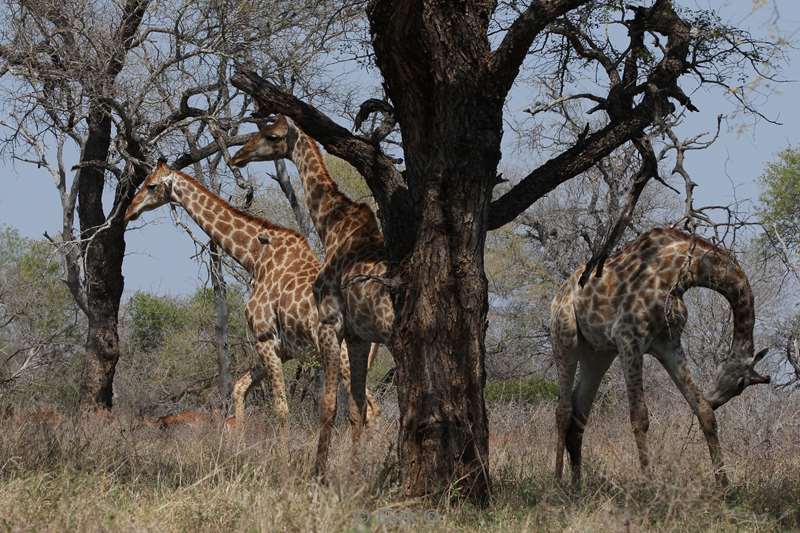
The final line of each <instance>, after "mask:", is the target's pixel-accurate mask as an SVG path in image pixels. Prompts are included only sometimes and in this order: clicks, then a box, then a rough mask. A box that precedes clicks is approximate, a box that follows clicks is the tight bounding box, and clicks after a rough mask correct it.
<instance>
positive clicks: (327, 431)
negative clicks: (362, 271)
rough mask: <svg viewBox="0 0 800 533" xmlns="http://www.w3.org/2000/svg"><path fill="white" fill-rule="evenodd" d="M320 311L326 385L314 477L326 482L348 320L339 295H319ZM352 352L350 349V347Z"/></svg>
mask: <svg viewBox="0 0 800 533" xmlns="http://www.w3.org/2000/svg"><path fill="white" fill-rule="evenodd" d="M315 292H316V291H315ZM317 308H318V309H319V315H320V325H319V335H318V342H319V350H320V359H321V361H322V365H323V371H324V385H323V392H322V396H321V401H320V433H319V440H318V441H317V455H316V460H315V462H314V474H315V476H317V477H318V478H320V479H321V480H324V478H325V471H326V467H327V463H328V452H329V450H330V444H331V437H332V431H333V422H334V417H335V416H336V393H337V389H338V383H339V365H340V362H341V346H342V335H343V330H344V319H343V315H342V312H341V305H340V301H339V299H338V298H336V297H335V296H332V295H325V296H321V295H319V294H317ZM349 349H350V347H348V350H349Z"/></svg>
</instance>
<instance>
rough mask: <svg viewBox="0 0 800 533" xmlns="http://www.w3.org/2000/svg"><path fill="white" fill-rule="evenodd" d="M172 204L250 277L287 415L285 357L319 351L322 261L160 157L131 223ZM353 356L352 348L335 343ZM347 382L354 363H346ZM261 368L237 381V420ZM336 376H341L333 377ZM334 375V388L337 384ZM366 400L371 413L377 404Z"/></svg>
mask: <svg viewBox="0 0 800 533" xmlns="http://www.w3.org/2000/svg"><path fill="white" fill-rule="evenodd" d="M168 202H176V203H178V204H180V205H182V206H183V208H184V209H185V210H186V212H187V213H189V216H191V217H192V219H194V221H195V222H197V224H198V225H199V226H200V227H201V228H203V231H205V232H206V233H207V234H208V236H209V237H211V239H212V240H213V241H214V242H215V243H216V244H217V245H218V246H220V247H221V248H222V249H224V250H225V251H226V252H227V253H228V254H229V255H230V256H231V257H233V258H234V259H235V260H236V261H237V262H238V263H239V264H240V265H242V267H244V268H245V269H246V270H247V271H248V272H249V273H250V275H251V276H252V291H251V295H250V300H249V301H248V302H247V306H246V307H245V315H246V317H247V323H248V325H249V326H250V330H251V331H252V332H253V336H254V337H255V339H256V350H257V351H258V354H259V356H260V357H261V360H262V362H263V363H264V368H265V369H266V374H268V375H269V377H270V380H271V383H272V399H273V404H274V409H275V413H276V414H277V416H278V417H279V418H280V419H281V420H285V419H286V417H287V415H288V413H289V408H288V405H287V402H286V388H285V383H284V378H283V368H282V362H283V361H286V360H289V359H291V358H292V357H293V356H295V355H298V354H317V353H318V351H319V344H318V339H317V333H318V329H319V319H318V316H319V315H318V313H317V307H316V304H315V302H314V291H313V285H314V280H316V278H317V274H318V272H319V268H320V264H319V261H318V260H317V258H316V257H315V256H314V253H313V252H312V251H311V248H310V246H309V245H308V242H307V241H306V240H305V239H304V238H303V237H302V236H301V235H300V234H298V233H297V232H296V231H294V230H291V229H288V228H284V227H281V226H278V225H276V224H272V223H270V222H268V221H266V220H263V219H260V218H257V217H254V216H252V215H248V214H247V213H243V212H241V211H238V210H237V209H234V208H233V207H231V206H230V205H229V204H228V203H227V202H225V201H224V200H222V199H221V198H220V197H218V196H217V195H215V194H214V193H212V192H211V191H209V190H208V189H207V188H205V187H204V186H203V185H202V184H201V183H200V182H198V181H197V180H195V179H194V178H192V177H191V176H189V175H188V174H184V173H183V172H178V171H175V170H172V169H171V168H169V167H168V166H167V165H166V164H165V163H164V162H163V161H159V163H158V165H157V166H156V168H155V170H154V171H153V172H152V173H151V174H150V175H149V176H148V177H147V178H146V179H145V181H144V183H143V184H142V188H141V189H140V190H139V192H137V193H136V196H134V198H133V200H132V202H131V205H130V207H129V208H128V210H127V211H126V212H125V221H126V222H130V221H131V220H135V219H136V218H138V217H139V215H141V214H142V213H143V212H145V211H150V210H152V209H155V208H157V207H159V206H162V205H164V204H166V203H168ZM336 356H337V358H341V359H343V360H345V361H346V360H347V359H348V357H347V347H346V346H345V345H344V344H342V345H341V347H340V346H337V347H336ZM341 375H342V381H344V382H345V384H347V385H349V381H350V376H349V368H346V367H345V368H343V369H342V373H341ZM263 377H265V374H264V372H263V371H260V370H258V369H254V370H251V371H249V372H247V373H246V374H245V375H243V376H242V377H241V378H239V380H237V382H236V385H235V386H234V391H233V400H234V405H235V410H236V419H237V420H239V421H241V420H242V419H243V417H244V401H245V397H246V395H247V392H248V391H249V390H250V388H251V387H252V386H253V385H254V384H255V383H256V382H257V381H259V380H260V379H262V378H263ZM335 377H336V378H337V379H338V374H337V375H336V376H335ZM335 382H336V379H335V380H334V389H335V387H336V383H335ZM369 400H371V398H369V399H368V402H369V406H370V407H371V411H372V412H371V415H374V414H375V412H376V411H377V408H376V407H375V406H374V405H373V404H372V402H371V401H369Z"/></svg>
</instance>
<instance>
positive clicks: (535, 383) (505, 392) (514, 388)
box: [484, 376, 558, 404]
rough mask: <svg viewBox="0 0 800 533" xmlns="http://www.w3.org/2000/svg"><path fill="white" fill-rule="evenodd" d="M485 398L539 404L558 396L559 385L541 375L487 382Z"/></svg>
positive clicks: (495, 400)
mask: <svg viewBox="0 0 800 533" xmlns="http://www.w3.org/2000/svg"><path fill="white" fill-rule="evenodd" d="M484 398H485V399H486V401H487V402H511V401H515V402H524V403H529V404H537V403H540V402H543V401H550V400H555V399H557V398H558V385H557V384H555V383H553V382H552V381H548V380H546V379H544V378H542V377H539V376H531V377H528V378H522V379H509V380H504V381H491V382H489V383H487V384H486V388H485V389H484Z"/></svg>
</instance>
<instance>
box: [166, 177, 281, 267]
mask: <svg viewBox="0 0 800 533" xmlns="http://www.w3.org/2000/svg"><path fill="white" fill-rule="evenodd" d="M173 175H174V178H173V182H172V193H171V194H172V200H173V201H175V202H177V203H179V204H181V205H182V206H183V208H184V209H185V210H186V212H187V213H189V216H190V217H192V219H193V220H194V221H195V222H197V224H198V225H199V226H200V227H201V228H203V231H205V232H206V234H207V235H208V236H209V237H210V238H211V240H213V241H214V242H215V243H216V244H217V246H219V247H220V248H222V249H223V250H225V252H226V253H227V254H228V255H230V256H231V257H233V258H234V259H235V260H236V262H237V263H239V264H240V265H242V266H243V267H244V268H245V269H246V270H247V271H248V272H250V273H251V274H253V271H254V268H255V262H256V258H257V257H259V256H260V255H261V253H262V252H263V250H264V248H265V244H264V243H263V242H261V241H260V240H259V239H258V237H259V236H262V237H267V238H270V233H274V232H276V231H280V230H284V231H288V230H285V229H284V228H280V227H278V226H273V225H271V224H269V223H268V222H267V221H264V220H260V219H257V218H255V217H253V216H250V215H248V214H246V213H242V212H241V211H239V210H237V209H234V208H233V207H231V206H230V204H228V203H227V202H226V201H225V200H223V199H222V198H220V197H219V196H217V195H216V194H214V193H212V192H211V191H209V190H208V189H206V188H205V186H203V184H201V183H200V182H199V181H197V180H195V179H194V178H192V177H191V176H189V175H188V174H183V173H181V172H174V173H173Z"/></svg>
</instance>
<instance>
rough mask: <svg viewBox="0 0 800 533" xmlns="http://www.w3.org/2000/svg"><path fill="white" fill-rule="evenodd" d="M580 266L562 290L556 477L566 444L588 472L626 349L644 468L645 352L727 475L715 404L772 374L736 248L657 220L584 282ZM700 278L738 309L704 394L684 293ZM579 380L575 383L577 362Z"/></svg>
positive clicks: (719, 473) (553, 322) (553, 332)
mask: <svg viewBox="0 0 800 533" xmlns="http://www.w3.org/2000/svg"><path fill="white" fill-rule="evenodd" d="M582 271H583V268H580V269H578V270H577V271H576V272H575V273H574V274H573V275H572V276H571V277H570V278H569V279H568V280H567V281H566V282H565V283H564V284H563V285H562V286H561V289H560V290H559V292H558V294H557V295H556V296H555V298H553V302H552V305H551V308H550V336H551V339H552V343H553V356H554V358H555V363H556V367H557V369H558V379H559V387H560V394H559V401H558V407H557V409H556V426H557V437H558V438H557V445H556V476H557V477H558V478H560V477H561V474H562V470H563V461H564V451H565V449H566V451H567V452H568V454H569V457H570V463H571V464H572V474H573V482H574V483H576V484H577V483H579V482H580V476H581V446H582V442H583V432H584V428H585V426H586V424H587V421H588V417H589V412H590V411H591V408H592V403H593V402H594V398H595V395H596V393H597V389H598V387H599V386H600V381H601V380H602V378H603V375H604V374H605V373H606V371H607V370H608V367H609V366H610V365H611V363H612V361H613V360H614V358H615V357H617V356H619V357H620V362H621V363H622V369H623V373H624V377H625V384H626V388H627V393H628V403H629V405H630V419H631V425H632V426H633V433H634V437H635V440H636V446H637V450H638V454H639V464H640V466H641V468H642V470H646V469H647V466H648V452H647V429H648V426H649V417H648V412H647V406H646V404H645V400H644V391H643V385H642V361H643V355H644V354H645V353H649V354H652V355H653V356H654V357H656V359H657V360H658V361H659V362H660V363H661V365H662V366H663V367H664V368H665V369H666V371H667V373H668V374H669V376H670V378H671V379H672V381H673V382H674V383H675V385H676V386H677V387H678V389H679V390H680V392H681V394H682V395H683V397H684V398H685V399H686V401H687V402H688V404H689V406H690V407H691V409H692V412H693V413H694V415H695V416H696V417H697V419H698V421H699V423H700V428H701V429H702V431H703V435H704V436H705V439H706V443H707V445H708V450H709V453H710V455H711V462H712V466H713V468H714V475H715V477H716V479H717V481H718V482H719V483H720V484H723V485H724V484H726V483H727V477H726V475H725V472H724V470H723V466H724V465H723V460H722V451H721V449H720V444H719V437H718V435H717V420H716V417H715V414H714V410H715V409H717V408H718V407H720V406H722V405H724V404H725V403H726V402H728V401H729V400H730V399H731V398H733V397H734V396H737V395H739V394H741V393H742V391H743V390H744V389H745V388H746V387H748V386H749V385H754V384H757V383H769V381H770V378H769V377H768V376H763V375H761V374H759V373H758V372H756V371H755V369H754V367H755V365H756V363H758V362H759V361H760V360H761V359H762V358H763V357H764V355H766V352H767V350H762V351H760V352H758V353H755V352H754V349H753V324H754V321H755V317H754V306H753V293H752V291H751V289H750V283H749V282H748V280H747V276H746V275H745V273H744V271H743V270H742V268H741V267H740V266H739V264H738V263H737V261H736V260H735V259H734V258H733V256H732V255H731V254H730V253H729V252H727V251H725V250H723V249H721V248H719V247H717V246H714V245H713V244H711V243H710V242H708V241H706V240H705V239H702V238H700V237H697V236H693V235H689V234H686V233H683V232H681V231H678V230H675V229H654V230H652V231H650V232H648V233H645V234H644V235H642V236H640V237H639V238H638V239H636V240H635V241H633V242H632V243H630V244H628V245H627V246H625V247H624V248H623V249H622V250H621V251H620V252H619V253H617V254H616V255H614V256H613V257H611V258H609V259H608V260H607V261H606V262H605V265H604V266H603V269H602V272H601V274H600V275H599V276H597V275H592V276H591V277H590V278H589V279H588V281H587V282H586V284H585V285H584V286H583V287H581V286H580V284H579V282H578V280H579V278H580V276H581V273H582ZM691 287H706V288H709V289H712V290H714V291H716V292H718V293H720V294H722V295H723V296H724V297H725V298H726V299H727V301H728V303H729V304H730V306H731V310H732V312H733V320H734V330H733V341H732V343H731V346H730V351H729V353H728V356H727V358H726V359H725V360H724V361H723V362H722V363H721V364H720V365H719V367H718V369H717V373H716V378H715V383H714V388H713V389H712V391H711V393H710V394H709V395H708V397H706V396H704V395H703V393H702V392H701V391H700V389H699V388H698V387H697V386H696V385H695V383H694V382H693V380H692V378H691V374H690V372H689V369H688V368H687V366H686V355H685V354H684V351H683V348H682V347H681V333H682V331H683V327H684V325H685V323H686V319H687V311H686V305H685V304H684V302H683V299H682V296H683V293H684V292H686V290H687V289H689V288H691ZM578 367H579V368H580V370H579V372H578V382H577V385H576V386H575V388H574V390H573V381H574V378H575V372H576V369H577V368H578Z"/></svg>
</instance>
